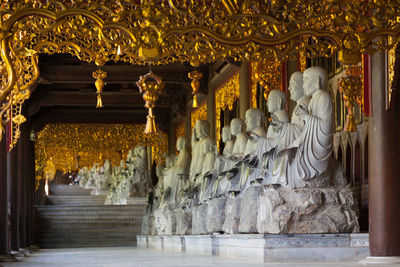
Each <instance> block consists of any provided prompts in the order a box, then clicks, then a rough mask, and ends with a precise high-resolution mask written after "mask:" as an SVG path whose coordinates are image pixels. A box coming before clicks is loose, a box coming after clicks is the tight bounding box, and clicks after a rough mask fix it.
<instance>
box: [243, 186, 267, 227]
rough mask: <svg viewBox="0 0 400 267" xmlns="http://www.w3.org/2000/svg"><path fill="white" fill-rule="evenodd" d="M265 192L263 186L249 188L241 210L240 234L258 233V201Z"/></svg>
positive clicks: (244, 196) (245, 193)
mask: <svg viewBox="0 0 400 267" xmlns="http://www.w3.org/2000/svg"><path fill="white" fill-rule="evenodd" d="M262 190H263V187H262V186H257V187H249V188H247V190H246V191H245V192H244V195H243V199H242V206H241V209H240V222H239V232H240V233H257V232H258V231H257V214H258V199H259V197H260V194H261V192H262Z"/></svg>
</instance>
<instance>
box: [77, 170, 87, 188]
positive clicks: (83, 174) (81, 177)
mask: <svg viewBox="0 0 400 267" xmlns="http://www.w3.org/2000/svg"><path fill="white" fill-rule="evenodd" d="M88 179H89V169H88V168H87V167H82V168H81V169H80V170H79V172H78V182H79V186H80V187H85V185H86V183H87V181H88Z"/></svg>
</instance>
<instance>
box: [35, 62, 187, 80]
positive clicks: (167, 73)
mask: <svg viewBox="0 0 400 267" xmlns="http://www.w3.org/2000/svg"><path fill="white" fill-rule="evenodd" d="M39 69H40V79H39V83H43V84H59V83H74V84H76V83H94V78H93V77H92V73H93V72H94V71H95V70H97V69H98V67H96V66H95V65H92V64H85V65H61V64H60V65H52V64H48V65H47V64H45V65H40V67H39ZM101 69H102V70H103V71H105V72H107V78H106V79H105V81H106V82H107V83H132V84H135V83H136V82H137V81H138V80H139V78H140V76H141V75H144V74H146V73H148V68H143V67H142V68H140V69H139V68H138V67H133V66H130V65H112V66H103V67H101ZM191 70H192V68H191V67H179V68H178V67H176V71H174V67H173V66H169V67H168V68H167V67H163V68H162V69H160V70H158V71H157V70H155V69H154V68H153V72H154V73H155V74H157V75H158V76H160V77H161V78H162V80H163V81H164V83H174V84H188V83H190V79H189V78H188V76H187V75H188V72H190V71H191Z"/></svg>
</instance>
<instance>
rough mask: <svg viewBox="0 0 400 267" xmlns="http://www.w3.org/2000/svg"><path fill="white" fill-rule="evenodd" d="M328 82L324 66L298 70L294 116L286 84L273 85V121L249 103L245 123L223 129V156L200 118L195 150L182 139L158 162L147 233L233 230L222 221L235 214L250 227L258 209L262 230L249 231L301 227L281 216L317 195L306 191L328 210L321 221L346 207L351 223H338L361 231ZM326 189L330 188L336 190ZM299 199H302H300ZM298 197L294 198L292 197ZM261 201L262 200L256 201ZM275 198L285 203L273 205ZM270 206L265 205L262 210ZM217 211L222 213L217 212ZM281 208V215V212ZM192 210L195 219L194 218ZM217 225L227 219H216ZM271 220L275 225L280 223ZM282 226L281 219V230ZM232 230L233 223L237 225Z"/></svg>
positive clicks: (270, 102)
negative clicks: (339, 153)
mask: <svg viewBox="0 0 400 267" xmlns="http://www.w3.org/2000/svg"><path fill="white" fill-rule="evenodd" d="M326 85H327V74H326V71H325V70H324V69H322V68H320V67H312V68H309V69H307V70H306V71H305V72H304V73H302V72H295V73H294V74H293V75H292V76H291V79H290V84H289V91H290V97H291V99H292V100H294V101H296V103H297V105H296V107H295V109H294V111H293V115H292V117H291V120H289V116H288V114H287V111H286V109H285V107H286V95H285V94H284V92H282V91H280V90H272V91H271V92H270V94H269V96H268V101H267V107H268V112H269V113H270V119H271V120H270V123H269V127H268V128H267V129H266V128H265V125H266V119H265V116H264V113H263V112H262V111H261V110H259V109H249V110H247V112H246V116H245V122H243V121H242V120H241V119H239V118H235V119H233V120H232V121H231V123H230V126H225V127H224V128H223V129H222V140H223V142H224V149H223V152H222V154H221V155H218V151H217V148H216V145H215V141H214V140H213V139H212V138H210V127H209V124H208V122H207V121H204V120H198V121H197V122H196V124H195V128H194V129H193V132H192V142H191V145H192V153H191V154H190V153H189V148H188V142H187V139H186V138H183V137H180V138H179V139H178V140H177V150H178V152H179V154H178V158H177V159H176V160H175V159H174V157H172V156H169V157H168V158H167V159H166V167H165V169H162V168H161V167H158V170H157V175H158V177H159V182H158V184H157V186H156V188H155V190H153V192H152V193H151V194H150V195H149V204H148V208H147V214H146V215H145V217H144V222H143V226H144V227H143V228H144V229H143V231H144V233H147V234H150V233H152V234H155V232H154V231H156V233H158V234H179V233H181V234H187V233H194V234H204V233H208V232H210V231H211V232H212V231H219V232H224V231H226V229H225V228H224V227H225V226H223V225H222V224H223V223H224V221H225V224H226V223H227V222H226V221H227V220H233V219H232V218H230V219H229V216H236V217H240V221H241V222H240V224H243V226H242V229H247V228H248V227H250V226H248V225H245V224H246V220H248V217H251V216H255V217H254V218H252V220H253V221H254V220H255V221H257V223H256V222H251V221H250V222H248V223H247V224H254V225H255V224H257V227H256V228H257V230H254V229H255V228H254V227H255V226H254V225H253V226H254V227H253V228H254V229H253V228H251V227H250V228H248V229H253V230H243V232H246V231H248V232H257V231H258V232H274V233H279V232H285V231H286V232H293V231H299V230H298V229H297V228H296V229H297V230H290V229H289V230H288V229H286V228H285V227H287V225H288V222H286V226H281V225H285V224H284V223H282V222H281V219H280V218H282V216H283V215H282V214H281V213H282V212H283V214H284V215H285V214H286V213H285V212H287V210H288V209H289V210H291V209H293V210H296V208H297V211H298V207H292V206H293V205H294V206H296V205H300V204H299V203H296V202H298V201H300V200H301V198H302V197H305V196H304V194H311V195H312V196H307V197H306V198H307V199H306V200H307V201H308V202H313V201H317V202H318V201H319V202H321V206H320V207H321V211H319V213H317V214H318V216H322V217H321V218H322V219H320V220H321V221H327V220H333V221H334V219H332V217H335V216H338V218H339V217H340V216H341V214H339V215H338V214H337V213H341V210H346V212H345V213H346V216H347V218H348V219H347V222H348V223H347V224H346V225H345V226H340V227H336V226H335V227H336V228H337V229H339V230H338V231H357V229H358V223H357V220H356V215H355V212H354V209H353V206H354V205H353V204H354V201H353V200H352V194H351V192H349V191H348V189H346V180H345V178H344V176H343V171H342V168H341V166H340V164H339V163H338V162H337V161H335V160H334V159H333V158H332V156H331V154H332V141H333V134H334V128H333V119H334V113H333V112H334V109H333V103H332V99H331V96H330V95H329V93H328V92H327V91H326ZM309 188H310V189H309ZM333 188H337V189H338V190H339V191H340V193H338V192H339V191H332V192H334V193H332V192H331V191H329V190H331V189H332V190H333ZM325 189H326V190H328V189H329V190H328V191H329V192H328V191H326V190H325ZM307 190H314V191H307ZM324 190H325V191H324ZM346 190H347V191H346ZM299 192H300V193H299ZM304 192H307V193H304ZM321 192H322V193H321ZM327 192H328V193H327ZM343 192H344V193H343ZM316 194H328V195H329V196H331V195H333V194H336V195H340V194H342V195H343V194H344V195H346V197H347V196H349V197H348V198H349V199H351V200H349V201H347V203H345V204H343V203H342V204H341V205H342V206H343V205H345V206H346V205H347V206H346V207H347V209H343V207H341V208H340V207H336V206H335V205H337V203H336V202H338V201H339V200H338V201H336V202H335V201H333V202H332V203H333V204H332V205H333V206H332V205H331V204H329V205H331V206H327V205H328V204H327V203H328V202H327V203H322V202H323V201H324V198H326V197H328V196H324V197H323V196H321V197H314V195H316ZM296 198H297V200H293V199H296ZM336 198H337V197H333V199H336ZM292 200H293V203H294V204H293V205H289V204H287V203H290V202H291V201H292ZM254 201H257V203H252V202H254ZM260 201H261V202H262V203H261V202H260ZM271 201H272V202H273V201H275V202H277V203H275V204H271V203H272V202H271ZM308 202H307V203H308ZM233 203H235V204H234V205H236V206H238V205H239V206H240V207H241V209H240V210H241V211H240V212H239V213H240V214H236V215H232V214H233V213H234V212H232V209H230V210H229V207H228V206H229V205H233ZM237 203H240V204H237ZM260 203H261V204H260ZM285 203H286V204H285ZM285 205H286V206H285ZM287 205H289V206H287ZM301 205H302V204H301ZM236 206H234V207H236ZM262 207H264V211H261V209H262ZM332 207H334V208H332ZM231 208H232V207H231ZM247 208H248V209H250V210H251V209H253V210H254V209H256V210H258V212H257V214H253V215H251V214H249V211H247V210H246V209H247ZM265 209H266V210H265ZM329 209H333V211H330V210H329ZM277 210H279V211H277ZM283 210H286V211H285V212H284V211H283ZM326 210H328V211H326ZM347 210H348V211H347ZM216 211H218V214H213V213H215V212H216ZM297 211H291V212H292V213H296V212H297ZM274 212H278V214H275V215H274ZM222 213H224V215H223V216H224V217H223V218H222V219H221V220H220V221H218V218H217V219H215V218H213V217H218V216H220V214H222ZM264 213H269V215H268V216H267V215H265V214H264ZM320 213H321V214H322V215H321V214H320ZM331 213H332V214H333V215H332V214H331ZM262 214H264V215H262ZM327 214H328V215H327ZM349 214H350V215H349ZM263 216H264V217H263ZM285 216H286V215H285ZM293 216H294V215H293V214H292V215H291V218H288V220H292V219H293ZM343 216H344V215H343ZM190 217H191V219H192V222H188V218H190ZM242 217H243V218H242ZM261 217H262V218H261ZM325 217H326V218H325ZM206 218H207V219H206ZM277 218H278V219H277ZM285 218H286V217H285ZM327 218H329V219H327ZM335 218H336V217H335ZM340 218H341V219H337V220H338V221H340V222H338V223H336V224H340V225H342V224H343V220H344V219H343V218H342V217H340ZM354 218H355V219H354ZM236 219H238V220H239V218H236ZM202 220H204V221H207V222H208V224H209V225H208V226H207V227H208V230H207V229H204V228H207V227H206V226H204V225H202V226H199V225H201V224H202V223H203V224H204V222H200V221H202ZM216 220H217V221H216ZM260 220H261V221H263V222H264V221H269V223H268V226H265V225H262V224H263V223H260V222H259V221H260ZM271 220H272V221H271ZM277 220H278V222H276V221H277ZM229 223H231V224H232V222H228V224H229ZM302 223H303V222H302ZM305 223H306V222H304V223H303V224H305ZM307 223H308V224H309V223H312V221H311V222H309V221H307ZM188 224H193V225H188ZM216 224H219V226H215V225H216ZM290 224H293V223H290ZM322 224H324V225H325V224H326V225H328V226H326V227H328V228H326V227H325V226H324V227H325V228H324V227H322V226H321V227H322V228H321V229H322V230H316V231H320V232H321V231H322V232H324V231H327V232H335V230H326V229H331V228H332V227H333V226H332V225H335V223H332V222H330V223H326V222H323V223H322ZM210 225H211V226H210ZM270 225H273V226H272V228H271V226H270ZM276 225H279V226H278V228H279V229H278V230H276V229H277V228H276V227H275V226H276ZM202 227H203V228H202ZM246 227H247V228H246ZM299 227H300V228H301V227H303V228H301V229H310V227H306V228H304V225H302V226H299ZM329 227H330V228H329ZM346 227H347V228H346ZM192 228H193V229H192ZM228 228H229V227H228ZM281 228H282V229H281ZM289 228H290V227H289ZM292 228H293V227H292ZM317 228H318V227H317ZM333 228H334V227H333ZM336 228H335V229H336ZM229 229H231V230H232V227H230V228H229ZM271 229H272V230H271ZM285 229H286V230H285ZM293 229H294V228H293ZM318 229H319V228H318ZM229 231H230V230H228V232H229ZM236 231H238V232H241V231H240V226H239V230H238V229H236ZM302 231H303V230H302ZM302 231H300V232H302ZM304 231H308V230H304ZM233 232H235V231H233Z"/></svg>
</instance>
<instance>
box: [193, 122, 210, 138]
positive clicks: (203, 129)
mask: <svg viewBox="0 0 400 267" xmlns="http://www.w3.org/2000/svg"><path fill="white" fill-rule="evenodd" d="M195 131H196V136H197V138H204V137H209V136H210V124H209V123H208V121H206V120H197V121H196V125H195Z"/></svg>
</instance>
